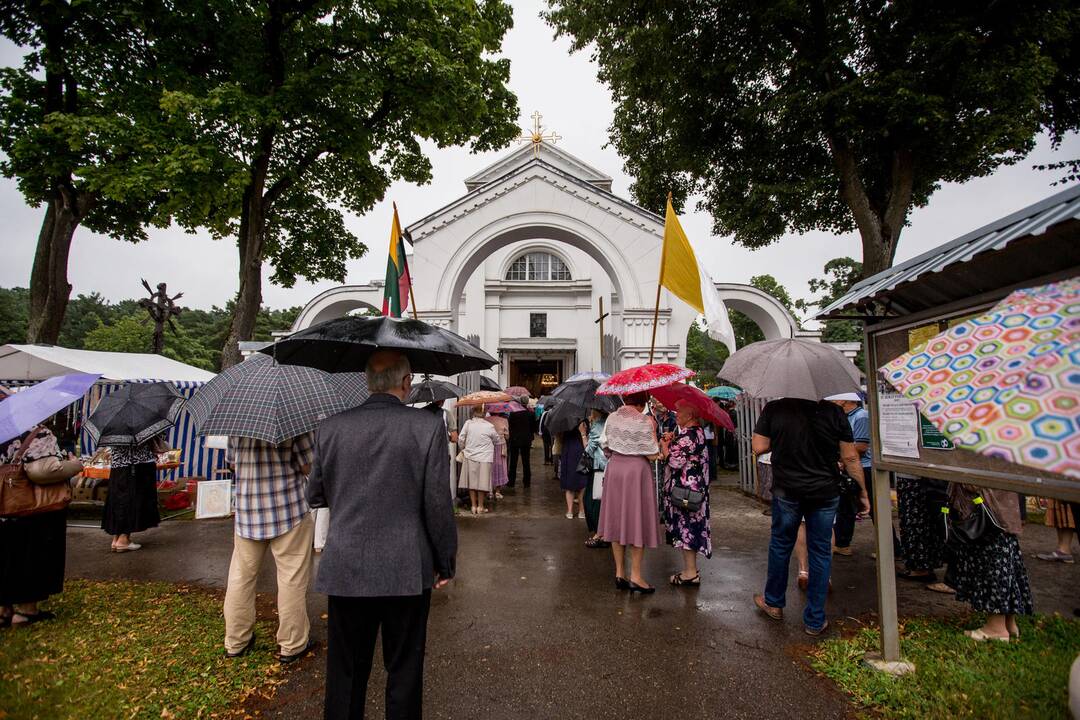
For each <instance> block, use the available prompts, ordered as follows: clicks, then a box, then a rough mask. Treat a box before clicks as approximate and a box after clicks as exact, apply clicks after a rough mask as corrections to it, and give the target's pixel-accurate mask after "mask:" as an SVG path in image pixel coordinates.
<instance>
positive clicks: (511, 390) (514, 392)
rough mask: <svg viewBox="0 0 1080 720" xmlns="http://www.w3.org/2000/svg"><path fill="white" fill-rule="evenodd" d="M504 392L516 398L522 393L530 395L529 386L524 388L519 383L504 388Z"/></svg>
mask: <svg viewBox="0 0 1080 720" xmlns="http://www.w3.org/2000/svg"><path fill="white" fill-rule="evenodd" d="M506 394H507V395H509V396H510V397H516V398H519V397H521V396H522V395H524V396H525V397H529V395H530V393H529V388H525V387H522V386H520V385H511V386H510V387H508V388H506Z"/></svg>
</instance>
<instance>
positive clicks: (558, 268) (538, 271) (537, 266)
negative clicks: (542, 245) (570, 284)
mask: <svg viewBox="0 0 1080 720" xmlns="http://www.w3.org/2000/svg"><path fill="white" fill-rule="evenodd" d="M506 279H507V280H542V281H543V280H570V279H571V278H570V268H568V267H566V263H564V262H563V261H562V260H560V259H559V258H557V257H556V256H554V255H552V254H551V253H546V252H531V253H525V254H524V255H522V256H520V257H518V258H517V259H516V260H514V262H512V263H510V269H509V270H507V271H506Z"/></svg>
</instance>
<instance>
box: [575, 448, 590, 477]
mask: <svg viewBox="0 0 1080 720" xmlns="http://www.w3.org/2000/svg"><path fill="white" fill-rule="evenodd" d="M574 472H577V473H580V474H581V475H592V474H593V459H592V455H590V454H589V453H587V452H583V453H581V459H580V460H578V464H577V467H576V468H574Z"/></svg>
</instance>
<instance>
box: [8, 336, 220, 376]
mask: <svg viewBox="0 0 1080 720" xmlns="http://www.w3.org/2000/svg"><path fill="white" fill-rule="evenodd" d="M72 372H82V373H97V374H99V375H101V376H102V380H113V381H124V380H165V381H170V382H206V381H208V380H210V379H211V378H213V377H214V373H212V372H207V371H206V370H202V369H200V368H197V367H194V366H192V365H187V364H185V363H182V362H177V361H176V360H170V359H169V358H167V357H163V356H161V355H154V354H151V353H122V352H98V351H96V350H73V349H71V348H64V347H57V346H55V345H4V346H2V347H0V380H9V381H10V380H45V379H46V378H51V377H54V376H56V375H64V374H66V373H72Z"/></svg>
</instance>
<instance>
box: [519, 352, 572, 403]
mask: <svg viewBox="0 0 1080 720" xmlns="http://www.w3.org/2000/svg"><path fill="white" fill-rule="evenodd" d="M563 370H564V368H563V361H562V360H511V361H510V385H521V386H522V387H524V388H527V389H528V390H529V395H530V396H532V397H534V398H539V397H541V396H543V395H550V394H551V391H552V390H554V389H555V387H556V386H557V385H558V384H559V383H561V382H562V381H563V379H564V378H563Z"/></svg>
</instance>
